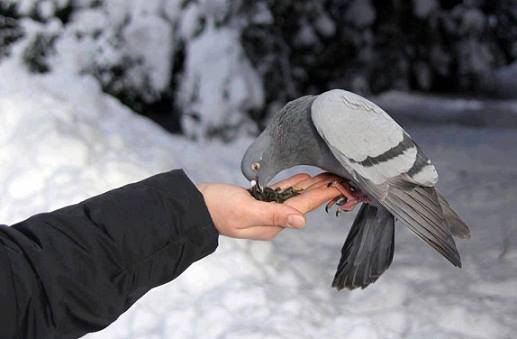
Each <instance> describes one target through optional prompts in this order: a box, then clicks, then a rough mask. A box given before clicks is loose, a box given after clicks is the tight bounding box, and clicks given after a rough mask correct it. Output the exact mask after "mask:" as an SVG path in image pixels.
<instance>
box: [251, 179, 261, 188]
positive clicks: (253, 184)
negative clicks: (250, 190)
mask: <svg viewBox="0 0 517 339" xmlns="http://www.w3.org/2000/svg"><path fill="white" fill-rule="evenodd" d="M250 184H251V187H255V185H256V186H257V187H258V188H259V190H261V191H263V189H262V187H261V186H260V184H259V182H258V180H256V179H254V180H251V181H250Z"/></svg>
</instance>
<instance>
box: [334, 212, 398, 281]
mask: <svg viewBox="0 0 517 339" xmlns="http://www.w3.org/2000/svg"><path fill="white" fill-rule="evenodd" d="M394 224H395V223H394V218H393V215H391V213H390V212H388V211H387V210H386V209H385V208H384V207H382V206H373V205H369V204H363V205H362V206H361V209H360V210H359V213H358V214H357V216H356V218H355V220H354V224H353V225H352V228H351V229H350V233H349V234H348V237H347V239H346V241H345V244H344V245H343V249H342V250H341V259H340V260H339V265H338V268H337V271H336V275H335V276H334V281H333V282H332V287H335V288H337V289H338V290H341V289H343V288H344V287H347V288H348V289H351V290H353V289H354V288H357V287H361V288H365V287H366V286H368V285H370V284H371V283H373V282H375V281H376V280H377V278H379V276H380V275H381V274H382V273H383V272H384V271H385V270H386V269H387V268H388V267H389V266H390V264H391V262H392V261H393V246H394V235H395V228H394Z"/></svg>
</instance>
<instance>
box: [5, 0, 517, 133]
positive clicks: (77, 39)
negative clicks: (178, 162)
mask: <svg viewBox="0 0 517 339" xmlns="http://www.w3.org/2000/svg"><path fill="white" fill-rule="evenodd" d="M15 47H16V48H15ZM6 58H19V60H21V61H22V62H24V63H25V64H26V68H27V70H28V71H29V72H37V73H45V72H75V73H79V74H84V76H89V77H94V78H95V79H96V81H97V82H98V83H99V85H100V86H101V88H102V89H103V90H104V91H105V92H106V93H108V94H111V95H113V96H114V97H116V98H118V99H119V100H120V101H121V102H123V103H124V104H126V105H127V106H129V107H130V108H131V109H133V110H134V111H137V112H139V113H142V114H144V115H148V116H150V117H151V118H153V119H156V120H159V121H160V123H162V125H164V126H165V127H166V128H168V129H170V130H172V131H176V132H183V133H185V134H187V135H189V136H191V137H194V138H204V137H213V136H217V137H220V138H223V139H231V138H233V137H234V136H236V135H238V134H239V133H255V132H256V131H257V126H258V127H259V128H260V127H261V126H263V124H264V122H265V121H266V119H267V117H268V116H270V114H271V113H272V112H275V111H276V110H277V109H278V108H279V107H281V106H282V105H283V104H284V103H285V102H286V101H288V100H290V99H292V98H295V97H297V96H300V95H303V94H307V93H318V92H321V91H324V90H326V89H329V88H334V87H340V88H345V89H350V90H353V91H356V92H360V93H363V94H370V93H373V94H375V93H379V92H382V91H385V90H389V89H401V90H419V91H434V92H436V91H447V92H451V91H477V90H480V89H483V90H486V89H487V88H488V89H489V90H491V91H492V92H495V91H497V88H499V87H500V86H499V87H498V86H496V85H493V86H487V81H488V82H490V81H498V80H497V79H500V78H501V76H500V75H497V74H499V73H500V72H499V73H497V72H495V70H497V69H499V68H500V67H502V66H505V65H509V64H511V63H512V62H514V61H515V60H516V58H517V1H516V0H500V1H490V0H463V1H462V0H383V1H381V0H324V1H315V0H300V1H293V0H258V1H251V0H126V1H124V0H39V1H36V0H4V1H2V2H0V62H2V59H4V60H5V59H6ZM512 69H513V68H512ZM494 72H495V73H494ZM503 78H504V79H506V77H503ZM487 79H488V80H487ZM505 81H506V80H505Z"/></svg>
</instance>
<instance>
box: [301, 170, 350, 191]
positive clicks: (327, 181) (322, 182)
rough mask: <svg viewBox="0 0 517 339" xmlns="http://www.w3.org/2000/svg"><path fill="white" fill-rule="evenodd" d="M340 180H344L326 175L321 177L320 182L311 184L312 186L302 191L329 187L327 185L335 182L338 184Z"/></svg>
mask: <svg viewBox="0 0 517 339" xmlns="http://www.w3.org/2000/svg"><path fill="white" fill-rule="evenodd" d="M342 180H344V179H343V178H342V177H340V176H338V175H334V174H329V175H326V176H325V177H322V179H321V180H318V181H316V182H315V183H313V184H312V185H310V186H309V187H307V188H305V190H304V191H309V190H311V189H315V188H319V187H321V186H330V185H329V184H331V183H333V182H336V181H337V182H340V181H342Z"/></svg>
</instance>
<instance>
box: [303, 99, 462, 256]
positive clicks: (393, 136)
mask: <svg viewBox="0 0 517 339" xmlns="http://www.w3.org/2000/svg"><path fill="white" fill-rule="evenodd" d="M311 116H312V121H313V123H314V125H315V127H316V130H317V131H318V133H319V134H320V136H321V137H322V138H323V140H324V141H325V142H326V144H327V145H328V146H329V149H330V150H331V152H332V154H333V155H334V156H335V157H336V159H337V160H338V161H339V162H340V164H341V165H343V167H344V168H345V169H346V170H347V171H348V172H350V174H351V176H352V177H353V178H354V180H355V181H356V183H357V184H358V185H359V186H360V188H361V189H362V190H364V191H366V192H367V193H368V194H370V195H371V196H373V197H374V198H375V199H376V200H378V201H379V202H380V203H381V204H382V205H383V206H384V207H386V209H388V211H390V212H391V213H392V214H393V215H395V217H397V218H398V219H399V220H401V221H402V222H404V224H406V225H407V226H408V227H409V228H410V229H411V230H412V231H413V232H415V233H416V234H417V235H418V236H419V237H420V238H421V239H423V240H424V241H425V242H427V243H428V244H429V245H431V246H432V247H433V248H435V249H436V250H437V251H438V252H440V253H441V254H442V255H443V256H445V257H446V258H447V259H448V260H449V261H450V262H451V263H452V264H454V265H455V266H461V263H460V258H459V253H458V251H457V249H456V245H455V243H454V240H453V239H452V236H451V231H450V228H449V227H448V226H447V224H446V221H445V218H444V216H443V211H442V209H441V206H440V201H439V199H438V194H437V192H436V190H435V188H434V185H435V184H436V182H437V181H438V174H437V172H436V169H435V167H434V165H433V164H432V163H431V161H430V160H429V159H428V158H427V157H426V156H425V155H424V154H423V152H422V151H421V149H420V148H419V147H418V146H417V145H416V144H415V143H414V142H413V140H411V138H410V137H409V135H408V134H407V133H406V132H404V130H403V129H402V128H401V127H400V126H399V125H398V124H397V123H396V122H395V121H394V120H393V119H392V118H391V117H390V116H389V115H388V114H387V113H386V112H384V111H383V110H382V109H381V108H380V107H378V106H377V105H375V104H374V103H372V102H370V101H368V100H366V99H364V98H362V97H360V96H358V95H355V94H353V93H350V92H347V91H343V90H332V91H329V92H326V93H323V94H321V95H319V96H318V97H317V98H316V100H314V102H313V104H312V107H311Z"/></svg>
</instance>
